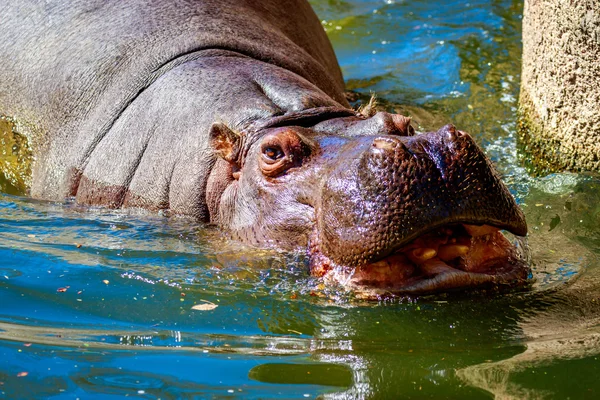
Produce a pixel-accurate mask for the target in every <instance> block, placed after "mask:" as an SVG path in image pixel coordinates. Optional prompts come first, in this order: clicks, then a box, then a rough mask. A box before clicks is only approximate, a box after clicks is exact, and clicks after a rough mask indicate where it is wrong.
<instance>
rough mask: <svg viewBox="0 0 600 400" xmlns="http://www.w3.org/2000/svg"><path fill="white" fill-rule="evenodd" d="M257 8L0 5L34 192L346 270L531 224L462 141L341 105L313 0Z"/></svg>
mask: <svg viewBox="0 0 600 400" xmlns="http://www.w3.org/2000/svg"><path fill="white" fill-rule="evenodd" d="M258 3H259V2H256V1H250V0H248V1H235V2H230V1H217V0H214V1H165V0H160V1H158V0H155V1H149V2H147V1H139V0H130V1H126V2H120V1H113V2H105V1H73V2H62V4H61V3H57V2H50V3H46V2H42V1H31V0H29V1H20V2H18V3H8V2H6V4H2V7H0V10H2V11H0V12H1V13H2V14H1V15H0V20H2V29H1V30H0V59H2V60H5V61H6V60H10V61H11V62H9V63H6V62H5V63H4V67H3V72H2V77H3V79H2V80H0V114H3V115H7V116H10V117H12V118H14V119H15V120H16V121H19V122H20V125H21V126H22V127H24V128H27V127H30V128H31V129H30V130H31V132H29V133H30V134H31V135H32V136H35V134H37V135H38V139H36V140H34V144H35V143H37V145H36V146H34V151H35V155H36V158H37V161H36V163H35V165H34V170H33V183H32V187H31V195H32V196H33V197H36V198H43V199H52V200H60V199H64V198H66V197H69V196H75V198H76V200H77V201H78V202H80V203H83V204H97V205H104V206H109V207H116V208H119V207H144V208H148V209H152V210H167V211H169V212H170V213H174V214H183V215H190V216H192V217H194V218H196V219H198V220H202V221H207V222H212V223H215V224H218V225H220V226H222V227H224V228H226V229H227V230H228V231H229V232H231V234H232V236H233V237H234V238H237V239H239V240H242V241H244V242H246V243H249V244H252V245H258V246H275V247H278V248H283V249H295V248H298V247H306V246H308V248H309V249H310V250H309V251H310V252H313V253H318V254H319V256H320V257H324V258H326V259H328V260H331V261H332V262H334V263H337V264H341V265H345V266H360V265H364V264H365V263H370V262H373V261H376V260H378V259H381V258H382V257H385V256H387V255H389V254H390V253H392V252H394V251H395V250H396V249H397V248H398V247H400V246H402V245H403V244H405V243H406V242H408V241H409V240H412V239H414V238H416V237H417V236H419V235H420V234H422V233H424V232H427V231H429V230H431V229H434V228H436V227H439V226H442V225H445V224H448V223H469V224H475V225H482V224H489V225H494V226H497V227H499V228H505V229H509V230H511V231H513V232H514V233H517V234H525V233H526V226H525V222H524V218H523V215H522V213H521V212H520V210H519V209H518V207H517V206H516V204H515V202H514V200H513V198H512V197H511V195H510V194H509V192H508V190H507V189H506V187H505V186H504V185H503V184H502V183H501V182H500V180H499V178H498V177H497V176H496V174H495V172H494V170H493V168H492V166H491V165H490V163H489V161H488V160H487V158H486V157H485V156H484V155H483V153H482V152H481V151H480V150H479V149H478V148H477V146H476V145H475V143H474V142H473V141H472V139H471V138H470V137H469V136H468V135H466V134H464V133H463V132H460V131H456V130H455V129H454V128H453V127H452V126H447V127H444V128H442V129H441V130H440V131H439V132H437V133H429V134H425V135H417V136H413V134H414V131H413V130H412V128H411V127H410V125H409V121H408V119H406V118H403V117H401V116H398V115H390V114H387V113H378V114H376V115H375V116H372V117H370V118H368V117H365V116H362V115H360V114H358V113H356V112H354V111H353V110H351V109H349V108H348V103H347V101H346V100H345V98H344V95H343V90H344V87H343V80H342V76H341V72H340V70H339V67H338V65H337V62H336V59H335V55H334V53H333V51H332V48H331V45H330V44H329V42H328V40H327V37H326V36H325V33H324V31H323V29H322V27H321V25H320V23H319V21H318V19H317V18H316V16H315V15H314V13H313V11H312V10H311V8H310V6H309V5H308V4H307V3H306V2H304V1H300V0H286V1H279V0H278V1H261V2H260V4H258ZM290 10H294V12H293V13H292V12H290ZM269 143H276V146H275V147H276V148H277V146H279V144H278V143H283V150H284V151H282V152H280V153H277V154H279V156H281V157H282V158H280V159H278V161H277V162H279V161H281V162H284V164H285V168H283V169H281V170H277V171H278V172H277V173H272V172H265V171H267V170H268V160H267V159H266V158H265V157H267V158H268V156H266V155H265V154H272V150H273V146H270V145H269ZM286 146H287V147H286ZM265 160H267V164H265ZM282 160H283V161H282ZM265 165H267V167H265ZM276 165H279V164H276ZM265 168H267V170H266V169H265Z"/></svg>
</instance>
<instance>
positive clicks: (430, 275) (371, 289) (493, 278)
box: [312, 224, 529, 298]
mask: <svg viewBox="0 0 600 400" xmlns="http://www.w3.org/2000/svg"><path fill="white" fill-rule="evenodd" d="M312 271H313V273H314V274H316V275H320V276H323V277H324V279H327V280H334V281H336V282H338V283H341V284H342V285H344V286H346V287H348V288H350V289H352V290H354V291H355V292H356V294H357V296H358V297H362V298H378V297H382V296H390V295H423V294H429V293H439V292H445V291H452V290H457V289H473V288H482V287H502V286H510V287H514V286H519V285H520V284H523V283H525V282H527V279H528V274H529V266H528V265H527V262H526V261H525V260H524V259H523V256H522V255H520V254H518V251H517V249H516V248H515V246H513V245H512V244H511V243H510V242H509V241H508V240H507V239H506V237H504V235H503V234H502V233H501V232H500V231H499V230H498V229H497V228H494V227H491V226H487V225H484V226H475V225H461V224H458V225H452V226H447V227H443V228H441V229H437V230H435V231H432V232H429V233H427V234H425V235H422V236H421V237H419V238H417V239H416V240H414V241H412V242H410V243H409V244H407V245H404V246H402V247H401V248H399V249H397V250H395V251H394V252H393V253H392V254H391V255H388V256H386V257H384V258H382V259H380V260H377V261H375V262H372V263H370V264H367V265H363V266H359V267H344V266H338V265H335V264H334V263H331V262H329V260H327V258H326V257H324V256H323V255H322V254H318V256H317V257H316V258H315V257H313V260H312Z"/></svg>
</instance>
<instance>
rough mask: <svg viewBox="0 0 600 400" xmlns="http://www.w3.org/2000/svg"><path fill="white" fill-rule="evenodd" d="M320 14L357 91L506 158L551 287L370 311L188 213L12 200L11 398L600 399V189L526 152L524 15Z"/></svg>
mask: <svg viewBox="0 0 600 400" xmlns="http://www.w3.org/2000/svg"><path fill="white" fill-rule="evenodd" d="M312 4H313V6H314V7H315V9H316V11H317V13H318V15H319V17H320V19H321V20H323V24H324V26H325V28H326V30H327V31H328V34H329V36H330V38H331V40H332V42H333V45H334V47H335V49H336V52H337V54H338V58H339V61H340V64H341V65H342V68H343V71H344V74H345V77H346V79H347V82H348V87H349V88H350V89H352V90H354V91H356V92H358V93H359V94H360V97H361V98H362V99H366V98H368V97H370V95H371V93H372V92H374V93H377V95H378V97H379V98H380V106H381V107H382V108H385V109H388V110H390V111H396V112H401V113H404V114H408V115H410V116H412V117H413V119H414V121H415V122H416V125H418V126H419V128H420V129H422V130H428V129H436V128H438V127H439V126H441V125H443V124H446V123H448V122H453V123H455V124H456V125H457V126H458V127H459V128H460V129H463V130H466V131H468V132H470V133H471V134H472V135H473V137H474V138H475V139H476V140H477V142H478V143H480V144H481V145H482V147H483V148H484V149H485V151H486V152H487V154H488V155H489V156H490V157H491V158H492V159H493V160H494V162H495V163H496V165H497V166H498V169H499V171H500V172H501V173H502V175H503V176H504V178H505V181H506V182H507V184H508V185H509V188H510V189H511V191H512V193H513V194H514V195H515V197H516V198H517V200H518V202H519V203H520V205H521V206H522V207H523V209H524V211H525V214H526V216H527V220H528V224H529V227H530V235H529V243H530V246H531V253H532V263H533V276H534V278H535V283H534V284H533V287H532V288H530V289H527V290H523V291H521V292H517V293H512V294H505V295H493V294H490V295H475V296H473V295H464V296H453V297H438V298H430V299H418V300H415V301H407V300H403V301H393V302H385V303H360V302H357V301H355V300H353V299H352V297H351V296H350V295H348V294H347V293H340V292H338V291H337V290H336V289H335V288H327V287H323V286H322V284H321V282H319V281H318V280H316V279H314V278H312V277H310V276H309V275H308V273H307V270H306V266H305V264H304V261H303V259H302V256H301V255H296V254H272V253H265V252H261V251H256V250H252V249H247V248H241V247H240V246H239V245H236V244H234V243H230V242H227V241H226V240H224V239H222V238H221V235H220V233H219V232H218V231H216V230H214V229H211V228H207V227H204V226H201V225H195V224H192V223H190V222H189V221H183V220H177V219H166V218H163V217H161V216H158V215H152V214H144V213H137V214H132V213H130V212H126V211H110V210H103V209H88V208H84V207H80V206H78V205H76V204H72V203H65V204H62V203H49V202H40V201H34V200H31V199H28V198H26V197H20V196H15V195H11V194H0V304H2V308H1V309H0V397H6V398H19V399H21V398H23V399H25V398H68V399H72V398H81V399H89V398H102V399H105V398H123V397H140V398H161V399H170V398H232V397H237V398H314V397H318V396H322V397H325V398H334V399H338V398H339V399H345V398H348V399H354V398H359V399H360V398H369V399H370V398H374V399H394V398H416V399H421V398H457V399H465V398H469V399H471V398H472V399H480V398H486V399H487V398H493V397H494V396H497V398H503V399H507V398H508V399H510V398H514V399H527V398H531V399H538V398H555V399H566V398H572V399H582V398H589V399H596V398H598V396H599V392H600V379H598V378H600V362H599V360H598V357H599V353H600V329H599V321H600V308H599V304H600V280H599V279H598V277H599V276H600V271H598V269H599V267H598V266H599V263H598V260H597V255H598V253H599V249H600V229H599V228H598V227H599V226H600V224H599V222H600V206H599V205H598V198H599V196H600V180H599V179H598V177H597V176H596V175H585V174H579V175H578V174H554V175H550V176H543V177H535V176H534V175H533V174H531V173H530V171H528V170H527V168H526V166H527V165H528V163H527V157H526V155H524V154H522V153H520V152H519V151H518V142H517V140H516V137H515V120H516V115H515V113H516V107H517V103H516V101H517V98H518V90H519V86H518V85H519V74H520V52H521V45H520V21H521V19H520V13H521V10H522V3H521V2H518V1H514V2H511V1H477V2H470V3H464V2H444V3H440V4H435V3H432V2H426V1H412V2H404V1H362V2H361V1H334V0H331V1H325V0H323V1H316V0H315V1H312ZM7 182H8V181H7ZM7 185H8V184H7ZM13 186H14V185H13ZM7 187H8V186H7ZM195 305H204V307H201V309H199V310H197V309H193V308H192V307H193V306H195ZM215 306H216V307H215Z"/></svg>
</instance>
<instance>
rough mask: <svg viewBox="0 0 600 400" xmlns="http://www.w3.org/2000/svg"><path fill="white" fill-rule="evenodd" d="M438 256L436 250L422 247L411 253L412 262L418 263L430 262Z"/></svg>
mask: <svg viewBox="0 0 600 400" xmlns="http://www.w3.org/2000/svg"><path fill="white" fill-rule="evenodd" d="M436 255H437V250H436V249H431V248H427V247H421V248H418V249H414V250H413V251H411V252H410V256H411V260H412V261H413V262H416V263H422V262H424V261H427V260H430V259H432V258H433V257H435V256H436Z"/></svg>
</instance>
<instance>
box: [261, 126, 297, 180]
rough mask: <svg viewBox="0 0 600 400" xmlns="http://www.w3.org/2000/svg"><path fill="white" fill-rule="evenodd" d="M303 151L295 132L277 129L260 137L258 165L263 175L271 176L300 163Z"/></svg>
mask: <svg viewBox="0 0 600 400" xmlns="http://www.w3.org/2000/svg"><path fill="white" fill-rule="evenodd" d="M304 153H305V152H304V150H303V145H302V140H301V139H300V137H299V136H298V134H297V133H295V132H294V131H292V130H290V129H287V128H283V129H279V130H276V131H274V132H272V133H269V134H268V135H266V136H265V137H264V138H263V139H262V144H261V148H260V158H259V161H258V165H259V167H260V169H261V171H262V173H263V174H264V175H265V176H268V177H271V178H273V177H276V176H279V175H281V174H283V173H284V172H285V171H287V170H288V169H290V168H293V167H297V166H299V165H301V163H302V159H303V155H304Z"/></svg>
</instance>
